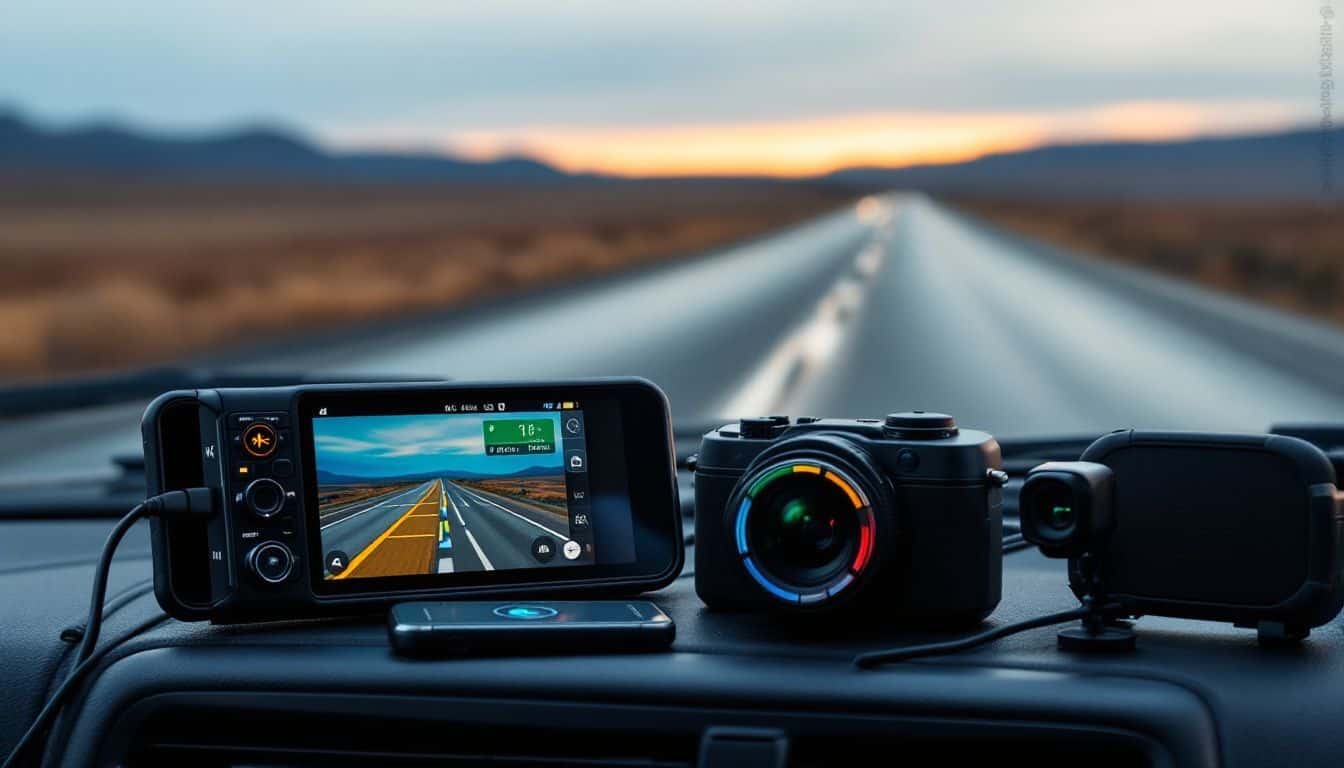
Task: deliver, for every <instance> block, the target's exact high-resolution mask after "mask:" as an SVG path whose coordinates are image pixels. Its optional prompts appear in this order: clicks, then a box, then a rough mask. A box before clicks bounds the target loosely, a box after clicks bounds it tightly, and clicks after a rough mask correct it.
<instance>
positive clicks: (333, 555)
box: [323, 549, 350, 576]
mask: <svg viewBox="0 0 1344 768" xmlns="http://www.w3.org/2000/svg"><path fill="white" fill-rule="evenodd" d="M323 562H324V563H325V564H326V566H327V573H330V574H331V575H332V576H340V575H341V573H342V572H343V571H345V569H346V568H349V567H350V556H349V555H347V554H345V553H344V552H342V551H341V550H339V549H333V550H331V551H330V552H328V553H327V558H326V560H324V561H323Z"/></svg>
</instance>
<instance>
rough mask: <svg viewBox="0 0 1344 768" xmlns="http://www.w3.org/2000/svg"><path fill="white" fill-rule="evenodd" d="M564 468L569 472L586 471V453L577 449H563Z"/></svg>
mask: <svg viewBox="0 0 1344 768" xmlns="http://www.w3.org/2000/svg"><path fill="white" fill-rule="evenodd" d="M565 469H567V470H569V471H570V472H587V471H588V454H586V453H584V452H583V451H581V450H578V449H575V450H572V451H565Z"/></svg>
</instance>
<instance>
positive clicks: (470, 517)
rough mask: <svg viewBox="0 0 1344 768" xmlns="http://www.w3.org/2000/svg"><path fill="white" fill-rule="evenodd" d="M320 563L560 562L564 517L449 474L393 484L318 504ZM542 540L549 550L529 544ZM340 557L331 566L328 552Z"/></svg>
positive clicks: (378, 568)
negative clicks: (541, 552)
mask: <svg viewBox="0 0 1344 768" xmlns="http://www.w3.org/2000/svg"><path fill="white" fill-rule="evenodd" d="M320 517H321V531H322V534H321V535H322V551H323V562H324V563H327V564H328V572H329V574H330V575H331V576H332V577H333V578H337V579H348V578H370V577H376V576H401V575H409V574H426V573H452V572H457V571H491V570H495V569H497V568H498V569H511V568H537V567H541V566H545V565H563V564H567V563H568V562H569V559H568V558H566V557H565V556H564V555H563V554H562V550H563V547H564V543H565V542H566V541H568V540H569V528H568V521H567V520H565V519H564V518H563V517H561V516H557V515H554V514H551V513H548V512H546V511H545V510H543V509H540V508H538V507H535V506H533V505H531V504H528V503H526V502H523V501H520V500H518V499H513V498H509V497H506V496H501V495H499V494H494V493H490V492H487V491H482V490H477V489H473V488H469V487H467V486H465V485H463V484H461V483H458V482H454V481H453V480H452V479H450V478H446V477H445V478H440V479H436V480H429V481H426V482H423V483H419V484H417V485H415V486H413V487H411V488H406V487H398V488H395V489H392V490H389V491H386V492H384V493H380V494H377V495H374V496H370V497H368V498H365V499H361V500H359V501H357V502H351V503H345V504H340V505H336V506H333V507H331V508H329V509H324V510H322V512H321V514H320ZM543 539H544V540H545V541H546V544H547V545H548V547H549V550H550V553H551V557H550V558H548V559H546V560H541V561H539V560H538V559H537V558H536V557H534V556H533V546H534V544H535V543H536V542H538V541H539V540H543ZM333 556H337V557H339V558H340V561H341V565H340V566H339V567H331V565H330V563H331V558H332V557H333Z"/></svg>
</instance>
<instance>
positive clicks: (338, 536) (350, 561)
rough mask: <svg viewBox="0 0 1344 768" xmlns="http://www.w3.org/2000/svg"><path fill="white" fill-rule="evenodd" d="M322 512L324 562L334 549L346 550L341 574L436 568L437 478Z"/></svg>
mask: <svg viewBox="0 0 1344 768" xmlns="http://www.w3.org/2000/svg"><path fill="white" fill-rule="evenodd" d="M320 517H321V529H322V533H321V535H322V551H323V554H324V562H325V561H326V558H328V557H330V554H331V553H333V552H342V553H344V554H345V558H344V559H345V567H344V568H343V569H341V572H340V573H339V574H337V576H338V578H350V577H352V576H360V577H369V576H395V575H400V574H404V573H431V572H432V571H431V570H430V561H431V558H432V556H433V553H434V549H435V545H436V544H437V541H438V539H437V532H438V528H439V483H438V481H437V480H431V481H428V482H424V483H420V484H419V485H416V486H415V487H413V488H410V489H405V488H399V489H396V490H392V491H388V492H386V493H382V494H379V495H377V496H371V497H369V498H367V499H362V500H361V501H359V502H356V503H353V504H344V505H340V506H338V507H335V508H333V509H331V510H323V511H322V512H321V514H320ZM332 572H333V573H335V571H334V570H333V571H332Z"/></svg>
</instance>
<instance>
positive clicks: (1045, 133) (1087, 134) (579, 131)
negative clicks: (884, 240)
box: [343, 101, 1300, 177]
mask: <svg viewBox="0 0 1344 768" xmlns="http://www.w3.org/2000/svg"><path fill="white" fill-rule="evenodd" d="M1299 117H1300V115H1298V113H1297V112H1296V110H1295V107H1294V105H1291V104H1287V103H1283V102H1264V101H1236V102H1218V103H1194V102H1170V101H1168V102H1122V103H1113V104H1107V105H1103V106H1098V107H1090V108H1084V109H1072V110H1057V111H1039V112H1031V111H1002V112H872V113H863V114H851V115H839V116H832V117H819V118H804V119H795V120H777V121H759V122H727V123H697V124H684V125H649V126H620V127H605V126H598V127H586V126H565V125H554V126H546V125H542V126H532V127H527V128H524V129H520V130H511V131H468V132H461V133H454V134H451V135H448V136H444V137H442V138H441V139H439V140H436V141H434V142H433V143H434V145H435V146H436V147H438V148H440V149H443V150H446V151H449V152H452V153H454V154H457V155H459V156H465V157H468V158H472V159H478V160H488V159H493V158H498V157H501V156H504V155H527V156H530V157H533V158H536V159H538V160H541V161H543V162H546V163H548V164H550V165H553V166H555V167H557V168H559V169H561V170H564V171H567V172H571V173H584V172H595V173H603V174H612V175H623V176H702V175H703V176H732V175H752V176H756V175H763V176H780V177H798V176H811V175H816V174H823V173H827V172H829V171H833V170H838V169H841V168H849V167H855V166H883V167H901V166H907V165H920V164H937V163H955V162H961V161H965V160H972V159H974V158H977V157H980V156H983V155H986V154H992V153H996V152H1011V151H1017V150H1023V149H1029V148H1032V147H1037V146H1041V145H1043V144H1050V143H1058V142H1077V141H1106V140H1140V141H1144V140H1151V141H1160V140H1174V139H1183V138H1190V137H1194V136H1200V135H1210V134H1220V133H1222V134H1226V133H1235V132H1251V131H1257V130H1271V129H1277V128H1283V127H1285V126H1289V125H1293V124H1294V123H1295V121H1296V120H1297V118H1299ZM414 132H415V131H413V130H396V129H393V130H390V131H374V132H373V133H374V136H373V137H372V139H373V141H372V143H374V144H377V145H380V146H383V147H397V146H399V145H400V146H402V147H404V146H405V145H407V144H413V143H414V142H408V141H404V140H403V141H398V140H397V139H396V135H397V134H400V135H402V136H403V137H404V136H406V135H408V134H411V133H414ZM378 133H382V134H383V137H382V138H383V140H382V141H379V140H378V138H377V134H378ZM357 138H358V137H354V136H351V137H349V139H350V140H349V141H346V142H343V143H345V144H359V145H361V146H365V147H367V146H369V141H367V139H369V138H370V137H369V135H368V134H365V136H364V138H365V139H366V140H365V141H356V139H357ZM422 146H423V144H422Z"/></svg>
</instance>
